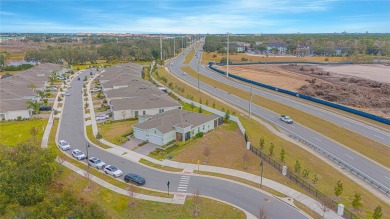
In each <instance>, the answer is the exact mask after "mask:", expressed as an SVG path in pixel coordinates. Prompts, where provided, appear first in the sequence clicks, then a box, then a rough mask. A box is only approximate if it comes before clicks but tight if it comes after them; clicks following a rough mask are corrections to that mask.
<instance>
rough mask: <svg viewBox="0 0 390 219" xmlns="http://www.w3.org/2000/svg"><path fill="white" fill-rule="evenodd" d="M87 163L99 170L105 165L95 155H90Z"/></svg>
mask: <svg viewBox="0 0 390 219" xmlns="http://www.w3.org/2000/svg"><path fill="white" fill-rule="evenodd" d="M88 163H89V165H91V166H92V167H96V169H98V170H101V169H103V168H104V167H105V166H106V163H104V162H103V161H102V160H100V159H99V158H97V157H91V158H89V159H88Z"/></svg>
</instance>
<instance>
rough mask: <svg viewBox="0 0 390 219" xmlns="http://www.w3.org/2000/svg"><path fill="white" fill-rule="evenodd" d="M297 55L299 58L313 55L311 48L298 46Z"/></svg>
mask: <svg viewBox="0 0 390 219" xmlns="http://www.w3.org/2000/svg"><path fill="white" fill-rule="evenodd" d="M296 54H297V56H309V55H311V48H310V46H306V45H300V46H297V49H296Z"/></svg>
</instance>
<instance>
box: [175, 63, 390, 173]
mask: <svg viewBox="0 0 390 219" xmlns="http://www.w3.org/2000/svg"><path fill="white" fill-rule="evenodd" d="M182 70H183V71H185V72H187V74H189V75H190V76H191V77H193V78H196V77H197V75H198V74H197V72H196V71H195V70H193V69H192V68H190V67H183V68H182ZM199 79H200V80H201V81H203V82H205V83H207V84H209V85H211V86H214V87H218V88H219V89H221V90H224V91H226V92H229V93H233V94H234V95H236V96H238V97H240V98H243V99H248V97H249V95H250V93H249V92H246V91H243V90H241V89H238V88H235V87H233V86H229V85H227V84H224V83H222V82H219V81H216V80H214V79H211V78H209V77H206V76H204V75H200V76H199ZM252 102H253V103H254V104H257V105H259V106H262V107H264V108H266V109H268V110H271V111H274V112H276V113H278V114H284V115H289V116H291V117H292V118H293V119H294V120H295V121H297V122H299V123H300V124H302V125H304V126H306V127H308V128H310V129H312V130H314V131H316V132H318V133H321V134H322V135H325V136H327V137H329V138H331V139H333V140H335V141H337V142H339V143H341V144H343V145H345V146H347V147H349V148H350V149H352V150H355V151H357V152H358V153H360V154H362V155H364V156H366V157H368V158H370V159H372V160H375V161H377V162H378V163H380V164H382V165H384V166H386V167H390V159H387V158H386V156H383V154H384V153H385V154H390V148H389V147H388V146H386V145H384V144H381V143H379V142H376V141H374V140H372V139H370V138H367V137H364V136H362V135H360V134H358V133H356V132H353V131H350V130H348V129H345V128H342V127H339V126H337V125H334V124H333V123H331V122H328V121H325V120H323V119H320V118H318V117H316V116H313V115H311V114H308V113H305V112H303V111H300V110H297V109H295V108H293V107H290V106H287V105H284V104H281V103H278V102H276V101H273V100H270V99H267V98H264V97H261V96H258V95H253V98H252ZM309 140H310V139H309Z"/></svg>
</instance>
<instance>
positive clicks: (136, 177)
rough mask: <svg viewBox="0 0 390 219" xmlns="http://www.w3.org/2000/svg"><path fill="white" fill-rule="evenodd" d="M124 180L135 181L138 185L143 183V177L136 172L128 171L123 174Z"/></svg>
mask: <svg viewBox="0 0 390 219" xmlns="http://www.w3.org/2000/svg"><path fill="white" fill-rule="evenodd" d="M125 182H127V183H128V182H131V183H135V184H137V185H139V186H140V185H144V184H145V179H144V178H143V177H142V176H140V175H138V174H134V173H128V174H126V176H125Z"/></svg>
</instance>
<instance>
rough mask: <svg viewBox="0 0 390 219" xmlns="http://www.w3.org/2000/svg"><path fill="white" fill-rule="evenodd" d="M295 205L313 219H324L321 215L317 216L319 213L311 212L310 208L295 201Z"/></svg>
mask: <svg viewBox="0 0 390 219" xmlns="http://www.w3.org/2000/svg"><path fill="white" fill-rule="evenodd" d="M293 203H294V205H295V206H297V208H299V209H301V210H302V211H304V212H305V213H306V214H308V215H310V216H311V217H312V218H314V219H321V218H322V215H319V214H317V212H315V211H313V210H311V209H310V208H308V207H306V205H304V204H302V203H300V202H298V201H295V200H294V202H293Z"/></svg>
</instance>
